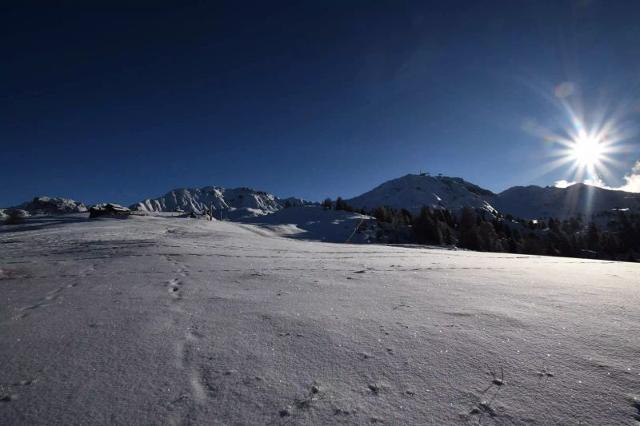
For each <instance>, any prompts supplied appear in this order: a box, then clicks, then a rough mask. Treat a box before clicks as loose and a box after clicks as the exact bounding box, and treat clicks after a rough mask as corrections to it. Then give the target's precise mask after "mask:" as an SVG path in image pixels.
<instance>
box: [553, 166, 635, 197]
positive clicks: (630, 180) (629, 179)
mask: <svg viewBox="0 0 640 426" xmlns="http://www.w3.org/2000/svg"><path fill="white" fill-rule="evenodd" d="M624 180H625V184H624V185H621V186H618V187H612V186H609V185H607V184H606V183H604V182H603V181H602V179H600V178H599V177H595V178H588V179H584V180H583V181H582V183H584V184H586V185H591V186H597V187H599V188H604V189H613V190H615V191H626V192H640V161H636V164H635V165H634V166H633V167H632V168H631V171H630V173H628V174H626V175H625V176H624ZM576 183H578V182H577V181H568V180H566V179H561V180H557V181H555V183H554V185H553V186H555V187H556V188H567V187H569V186H571V185H575V184H576Z"/></svg>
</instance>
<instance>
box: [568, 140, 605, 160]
mask: <svg viewBox="0 0 640 426" xmlns="http://www.w3.org/2000/svg"><path fill="white" fill-rule="evenodd" d="M602 151H603V149H602V144H601V143H600V141H598V140H597V139H596V138H594V137H591V136H586V135H585V136H580V137H578V138H576V140H575V141H574V143H573V146H572V147H571V155H572V157H573V158H574V159H575V161H576V162H577V163H578V164H579V165H581V166H586V167H593V166H595V165H597V164H598V163H599V162H600V161H601V160H602V154H603V152H602Z"/></svg>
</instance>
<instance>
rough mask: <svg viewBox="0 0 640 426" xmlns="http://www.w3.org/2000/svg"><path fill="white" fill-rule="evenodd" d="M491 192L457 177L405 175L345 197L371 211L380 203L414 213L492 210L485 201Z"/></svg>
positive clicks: (490, 196)
mask: <svg viewBox="0 0 640 426" xmlns="http://www.w3.org/2000/svg"><path fill="white" fill-rule="evenodd" d="M494 195H495V194H493V192H491V191H489V190H487V189H484V188H481V187H479V186H477V185H474V184H472V183H470V182H467V181H465V180H464V179H461V178H456V177H449V176H429V175H426V174H420V175H414V174H408V175H406V176H403V177H400V178H398V179H393V180H390V181H387V182H385V183H383V184H382V185H379V186H377V187H376V188H374V189H372V190H371V191H369V192H365V193H364V194H362V195H359V196H357V197H354V198H351V199H349V200H347V203H349V204H350V205H351V206H353V207H355V208H359V209H361V208H363V209H365V210H371V209H373V208H376V207H380V206H387V207H392V208H396V209H401V208H404V209H407V210H409V211H410V212H411V213H417V212H419V211H420V209H421V208H422V207H432V208H437V209H450V210H459V209H461V208H463V207H472V208H477V209H481V210H485V211H487V212H490V213H495V212H496V209H495V208H494V207H493V206H492V205H491V204H490V202H489V201H488V200H489V199H491V198H492V197H493V196H494Z"/></svg>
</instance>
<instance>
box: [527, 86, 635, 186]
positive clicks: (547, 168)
mask: <svg viewBox="0 0 640 426" xmlns="http://www.w3.org/2000/svg"><path fill="white" fill-rule="evenodd" d="M553 95H554V97H553V98H554V104H555V105H556V106H557V108H558V112H559V113H560V115H559V116H558V117H559V118H560V119H561V122H562V124H560V125H557V124H556V125H554V129H550V128H545V127H544V126H541V125H539V124H538V123H536V122H527V123H526V125H524V126H523V128H524V130H525V131H527V132H529V133H532V134H534V135H536V136H538V137H540V138H541V139H542V140H544V141H545V142H547V143H552V144H553V150H552V151H551V152H550V154H549V160H548V161H547V162H546V163H545V164H543V165H542V166H541V167H540V172H541V174H546V173H549V172H551V171H552V170H558V169H560V170H564V173H563V174H564V175H565V176H567V178H565V179H562V180H558V181H556V182H555V186H556V187H559V188H566V187H568V186H571V185H573V184H575V183H577V182H581V183H585V184H587V185H592V186H597V187H600V188H607V189H614V190H622V191H628V192H640V160H639V161H637V162H636V163H635V164H634V166H633V167H632V169H631V170H629V171H628V172H627V173H625V174H624V176H623V178H624V184H623V185H621V186H619V187H611V186H609V185H608V184H607V182H615V181H618V180H619V177H620V176H621V175H622V174H623V173H624V163H623V162H622V161H620V157H621V156H622V155H623V154H624V153H625V152H632V151H635V148H634V147H633V145H631V142H632V139H634V138H635V136H636V135H637V124H636V123H637V119H636V115H635V114H636V113H635V112H634V111H633V110H631V109H630V108H629V105H628V103H625V102H622V101H620V102H618V105H617V106H615V107H614V105H613V103H600V104H588V103H585V102H583V101H584V99H583V97H582V94H581V91H580V88H579V87H578V85H577V84H575V83H573V82H563V83H561V84H559V85H557V86H556V87H555V88H554V90H553Z"/></svg>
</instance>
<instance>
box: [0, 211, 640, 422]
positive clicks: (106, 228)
mask: <svg viewBox="0 0 640 426" xmlns="http://www.w3.org/2000/svg"><path fill="white" fill-rule="evenodd" d="M0 297H1V300H2V303H1V304H0V341H1V342H2V345H0V424H6V425H10V424H11V425H13V424H38V425H45V424H47V425H51V424H64V425H73V424H370V423H384V424H487V425H489V424H545V425H548V424H564V425H566V424H593V425H602V424H609V425H634V424H637V422H638V419H639V418H640V417H639V416H640V356H639V354H640V332H639V330H640V265H638V264H631V263H615V262H603V261H592V260H584V259H565V258H552V257H531V256H519V255H509V254H503V253H500V254H497V253H496V254H487V253H475V252H467V251H449V250H442V249H425V248H411V247H393V246H380V245H352V244H331V243H322V242H313V241H304V240H299V239H291V238H283V237H279V236H277V235H275V234H274V233H273V232H271V231H270V230H269V228H266V227H260V226H257V225H248V224H238V223H229V222H217V221H214V222H207V221H201V220H191V219H180V218H171V217H132V218H130V219H126V220H102V219H100V220H95V221H88V220H87V219H85V215H76V216H65V217H61V218H56V219H39V220H35V219H34V220H31V221H29V222H28V223H27V224H25V225H19V226H13V227H9V226H0Z"/></svg>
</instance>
